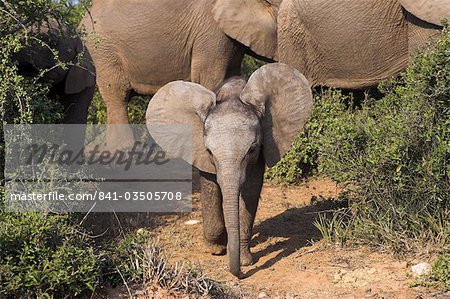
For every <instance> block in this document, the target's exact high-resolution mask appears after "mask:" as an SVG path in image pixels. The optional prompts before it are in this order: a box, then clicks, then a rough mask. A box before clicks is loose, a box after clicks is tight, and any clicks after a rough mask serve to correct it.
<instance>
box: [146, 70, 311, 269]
mask: <svg viewBox="0 0 450 299" xmlns="http://www.w3.org/2000/svg"><path fill="white" fill-rule="evenodd" d="M312 105H313V98H312V94H311V90H310V87H309V84H308V81H307V80H306V78H305V77H304V76H303V75H302V74H301V73H300V72H298V71H297V70H295V69H293V68H292V67H289V66H287V65H285V64H281V63H273V64H268V65H265V66H263V67H261V68H260V69H258V70H257V71H256V72H255V73H253V75H252V76H251V77H250V79H249V80H248V82H246V81H245V80H244V79H242V78H239V77H233V78H231V79H228V80H227V81H225V82H223V83H221V84H220V85H219V86H218V87H217V88H216V89H215V92H211V91H209V90H208V89H206V88H204V87H202V86H201V85H198V84H195V83H189V82H182V81H176V82H171V83H169V84H167V85H165V86H164V87H162V88H161V89H160V90H159V91H158V93H156V95H155V96H154V97H153V99H152V100H151V101H150V104H149V106H148V109H147V115H146V118H147V124H148V125H149V126H148V127H149V130H150V133H151V134H152V136H153V138H154V139H155V141H156V142H157V143H158V144H159V145H160V146H161V147H162V148H163V149H166V150H167V151H168V152H169V153H170V147H171V144H172V143H173V142H174V140H176V139H179V138H174V136H170V134H171V133H169V132H159V131H158V130H157V129H154V128H156V126H150V124H154V123H165V124H189V125H191V126H192V133H193V136H192V161H191V152H190V151H188V150H186V153H184V152H183V151H182V150H181V151H180V150H177V153H176V154H177V156H179V157H181V158H183V159H185V160H187V161H189V162H191V163H192V164H193V165H194V166H195V167H197V168H198V169H199V170H200V174H201V183H202V184H201V189H202V190H201V191H202V204H203V208H202V209H203V210H202V214H203V229H204V237H205V239H206V241H207V242H208V243H209V244H210V245H211V249H212V253H213V254H223V253H225V249H227V251H228V255H229V263H230V271H231V273H232V274H233V275H235V276H237V277H241V276H242V272H241V270H240V266H241V265H249V264H251V263H252V257H251V253H250V248H249V242H250V239H251V237H252V228H253V222H254V220H255V214H256V210H257V207H258V201H259V196H260V192H261V188H262V184H263V174H264V169H265V165H267V166H269V167H272V166H274V165H275V164H276V163H277V162H278V161H279V160H280V159H281V157H282V156H283V155H284V154H285V153H286V151H287V150H288V149H289V147H290V146H291V143H292V141H293V139H294V137H295V135H296V134H297V133H298V132H299V131H300V130H301V129H302V127H303V126H304V124H305V123H306V121H307V119H308V116H309V115H310V113H311V109H312ZM227 246H228V247H227Z"/></svg>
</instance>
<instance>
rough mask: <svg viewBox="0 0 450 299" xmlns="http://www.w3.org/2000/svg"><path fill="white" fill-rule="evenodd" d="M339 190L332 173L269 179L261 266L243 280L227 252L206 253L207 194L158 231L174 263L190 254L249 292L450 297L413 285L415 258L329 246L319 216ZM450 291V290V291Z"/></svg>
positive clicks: (255, 247)
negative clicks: (287, 181)
mask: <svg viewBox="0 0 450 299" xmlns="http://www.w3.org/2000/svg"><path fill="white" fill-rule="evenodd" d="M338 193H339V189H338V188H337V186H336V185H335V184H334V183H333V182H331V181H329V180H320V181H317V180H315V181H310V182H307V183H304V184H303V185H301V186H299V187H295V188H289V189H285V188H281V187H271V186H266V187H264V189H263V193H262V199H261V202H260V207H259V210H258V213H257V220H256V224H255V230H254V232H255V236H254V238H253V241H252V242H253V244H252V252H253V254H254V257H255V258H256V262H255V263H254V265H252V266H249V267H244V268H243V271H244V273H246V274H247V275H248V277H247V278H245V279H243V280H240V281H238V280H237V279H235V278H234V277H233V276H232V275H231V274H229V272H228V271H227V263H228V260H227V257H226V256H219V257H218V256H212V255H209V254H206V253H205V250H206V247H205V245H204V243H203V238H202V224H201V223H198V224H194V225H189V224H186V223H185V222H186V221H188V220H201V214H200V202H199V194H198V193H197V194H195V195H194V211H193V212H192V213H188V214H181V215H165V216H158V217H160V218H161V219H160V220H161V222H160V223H164V224H163V225H160V226H158V227H157V228H156V229H155V230H154V234H155V236H157V238H159V240H160V243H162V244H163V246H164V248H165V250H166V251H167V252H168V253H169V254H170V255H171V262H172V263H175V262H183V261H185V262H186V261H188V262H190V263H192V264H194V266H197V267H201V268H202V269H203V271H204V272H205V273H206V274H207V275H208V276H209V277H211V278H213V279H215V280H219V281H223V282H225V283H226V284H227V285H229V286H232V287H238V288H240V289H241V290H243V293H244V294H247V296H246V297H247V298H450V294H449V295H445V294H439V293H435V292H433V291H432V290H427V289H424V288H410V287H409V284H410V283H411V281H412V280H413V278H412V277H411V274H410V271H409V267H410V265H411V263H414V262H417V261H413V260H399V259H397V258H395V257H394V256H392V255H388V254H381V253H378V252H375V251H373V250H370V249H368V248H364V247H362V248H353V249H342V248H339V247H337V246H325V245H324V242H322V241H320V238H321V235H320V233H319V231H318V230H317V229H316V228H315V227H314V225H313V222H314V220H315V219H316V217H317V214H318V212H319V211H320V210H324V209H329V208H330V207H329V205H330V202H331V201H328V200H327V199H330V198H335V197H337V195H338ZM447 296H449V297H447Z"/></svg>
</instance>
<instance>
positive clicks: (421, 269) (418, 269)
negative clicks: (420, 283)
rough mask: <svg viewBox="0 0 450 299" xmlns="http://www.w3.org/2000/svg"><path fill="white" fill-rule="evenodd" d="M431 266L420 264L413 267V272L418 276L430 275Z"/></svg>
mask: <svg viewBox="0 0 450 299" xmlns="http://www.w3.org/2000/svg"><path fill="white" fill-rule="evenodd" d="M431 270H432V269H431V265H430V264H428V263H419V264H416V265H414V266H411V271H412V273H413V274H414V275H416V276H423V275H428V274H430V273H431Z"/></svg>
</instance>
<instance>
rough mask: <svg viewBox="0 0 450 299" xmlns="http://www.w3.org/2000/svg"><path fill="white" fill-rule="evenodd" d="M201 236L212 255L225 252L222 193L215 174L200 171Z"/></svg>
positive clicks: (225, 240)
mask: <svg viewBox="0 0 450 299" xmlns="http://www.w3.org/2000/svg"><path fill="white" fill-rule="evenodd" d="M200 184H201V193H202V218H203V236H204V238H205V241H206V243H207V246H208V251H209V252H210V253H211V254H213V255H223V254H225V253H226V247H227V234H226V230H225V221H224V218H223V210H222V194H221V191H220V187H219V185H218V184H217V181H216V176H215V175H213V174H209V173H205V172H202V171H200Z"/></svg>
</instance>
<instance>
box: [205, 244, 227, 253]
mask: <svg viewBox="0 0 450 299" xmlns="http://www.w3.org/2000/svg"><path fill="white" fill-rule="evenodd" d="M207 247H208V249H207V251H208V253H210V254H212V255H225V254H226V253H227V247H226V246H225V245H220V244H211V243H208V244H207Z"/></svg>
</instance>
